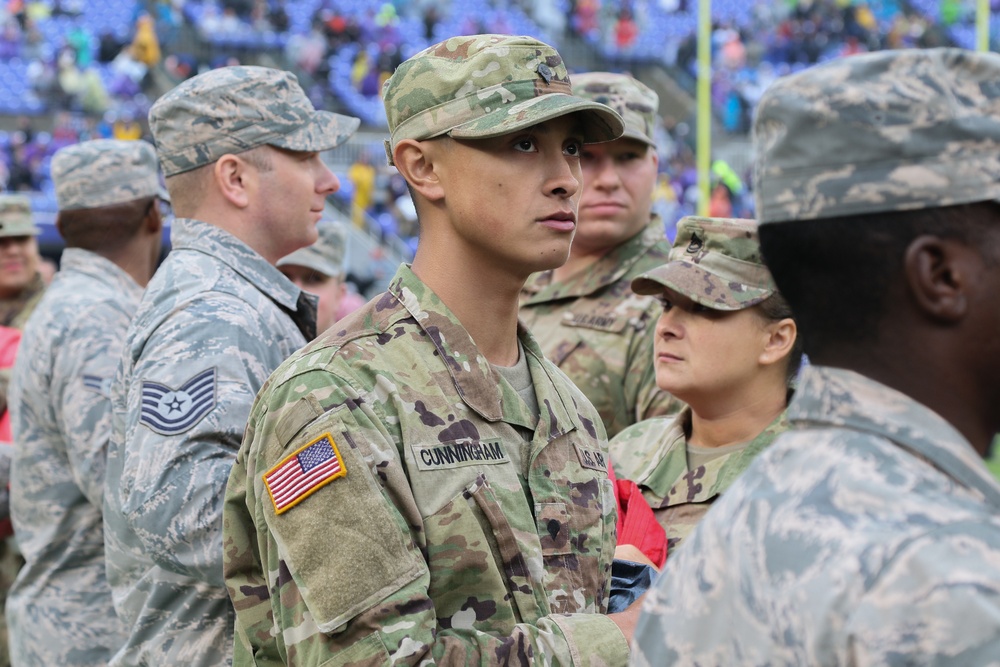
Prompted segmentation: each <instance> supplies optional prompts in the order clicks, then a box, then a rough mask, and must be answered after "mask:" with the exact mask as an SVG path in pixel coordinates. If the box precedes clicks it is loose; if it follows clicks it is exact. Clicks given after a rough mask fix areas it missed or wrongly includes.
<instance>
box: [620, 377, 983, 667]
mask: <svg viewBox="0 0 1000 667" xmlns="http://www.w3.org/2000/svg"><path fill="white" fill-rule="evenodd" d="M788 417H789V420H790V421H791V423H792V430H790V431H788V432H787V433H784V434H782V435H781V436H780V437H779V438H778V439H777V441H776V442H775V443H774V444H773V445H772V446H771V447H769V448H768V449H767V451H765V452H764V453H763V454H761V455H760V456H759V457H757V459H755V460H754V462H753V463H752V464H751V465H750V467H749V468H748V469H747V471H746V472H745V473H744V474H743V475H742V476H741V477H740V478H739V479H737V480H736V481H735V482H734V483H733V484H732V486H730V487H729V490H728V491H727V492H726V493H725V494H724V495H723V496H722V498H720V499H719V501H718V502H716V503H715V506H714V507H713V508H712V511H711V512H709V513H708V514H707V515H706V516H705V518H704V519H703V520H702V522H701V523H700V524H699V525H698V527H697V528H696V529H695V530H694V532H693V533H692V534H691V537H690V538H688V541H687V543H686V546H685V547H684V548H683V549H681V550H679V551H678V552H677V554H676V555H675V556H672V557H671V558H670V559H669V560H668V561H667V565H666V568H665V570H664V573H663V576H662V577H660V579H659V582H658V584H657V585H656V586H654V589H653V591H652V592H651V593H650V595H649V597H647V599H646V602H645V605H644V606H643V610H644V613H643V617H642V619H641V620H640V623H639V628H638V630H637V633H636V640H635V642H634V643H633V648H634V650H635V654H634V655H633V660H632V664H633V665H638V666H642V667H645V666H646V665H672V664H683V665H775V666H781V665H789V666H792V665H996V664H997V662H998V660H1000V485H998V483H997V481H996V480H995V479H994V478H993V477H992V476H991V475H990V473H989V471H988V470H987V468H986V466H985V464H984V463H983V461H982V458H981V457H980V456H979V454H978V453H977V452H976V451H975V450H974V449H973V448H972V445H971V444H969V442H968V441H967V440H966V439H965V438H963V437H962V435H961V434H960V433H959V432H958V431H956V430H955V429H954V428H953V427H952V426H951V425H950V424H948V423H947V422H946V421H945V420H944V419H942V418H941V417H940V416H938V415H937V414H935V413H934V412H932V411H931V410H929V409H928V408H926V407H925V406H923V405H921V404H919V403H916V402H915V401H913V400H912V399H910V398H909V397H907V396H905V395H903V394H901V393H899V392H897V391H895V390H893V389H891V388H889V387H887V386H885V385H882V384H879V383H877V382H875V381H873V380H870V379H868V378H865V377H863V376H861V375H858V374H856V373H853V372H851V371H847V370H842V369H835V368H829V367H825V368H824V367H816V366H813V367H811V368H807V369H806V370H805V371H804V373H803V379H802V382H801V384H800V387H799V390H798V391H797V392H796V395H795V398H794V399H793V400H792V403H791V405H790V406H789V409H788Z"/></svg>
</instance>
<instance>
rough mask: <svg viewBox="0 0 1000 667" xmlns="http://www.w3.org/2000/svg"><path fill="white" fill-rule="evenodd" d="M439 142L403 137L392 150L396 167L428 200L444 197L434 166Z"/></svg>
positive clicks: (411, 185)
mask: <svg viewBox="0 0 1000 667" xmlns="http://www.w3.org/2000/svg"><path fill="white" fill-rule="evenodd" d="M438 143H439V142H435V141H415V140H413V139H403V140H402V141H400V142H399V143H398V144H396V148H395V150H394V151H393V155H392V161H393V162H394V163H395V165H396V169H398V170H399V173H400V174H402V175H403V178H405V179H406V182H407V183H409V184H410V187H411V188H413V190H414V191H416V192H417V193H418V194H420V196H422V197H423V198H424V199H427V200H428V201H432V202H433V201H439V200H441V199H443V198H444V188H443V187H442V186H441V179H440V178H439V174H438V172H437V170H436V169H435V167H436V166H437V163H436V161H435V158H436V157H437V156H438V155H439V154H440V151H439V150H436V149H437V148H438V145H437V144H438Z"/></svg>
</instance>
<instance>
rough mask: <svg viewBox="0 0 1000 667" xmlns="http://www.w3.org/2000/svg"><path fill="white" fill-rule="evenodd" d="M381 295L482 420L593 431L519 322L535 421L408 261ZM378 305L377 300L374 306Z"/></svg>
mask: <svg viewBox="0 0 1000 667" xmlns="http://www.w3.org/2000/svg"><path fill="white" fill-rule="evenodd" d="M385 298H394V299H395V300H397V301H398V302H399V303H400V304H401V305H402V307H403V308H404V309H405V310H406V312H408V313H409V314H410V316H411V317H412V318H413V319H414V321H416V323H417V326H419V327H420V329H421V330H422V331H423V332H424V333H425V334H426V335H427V338H428V339H429V340H430V341H431V342H432V343H433V345H434V347H435V348H436V349H437V352H438V354H439V355H440V357H441V361H442V362H443V363H444V365H445V367H446V368H447V369H448V373H449V375H450V376H451V379H452V382H453V383H454V385H455V389H456V390H457V391H458V394H459V396H460V397H461V398H462V401H463V402H464V403H465V404H466V405H467V406H468V407H469V408H470V409H472V410H473V411H474V412H476V413H477V414H479V415H480V416H481V417H482V418H483V419H485V420H487V421H491V422H496V421H506V422H510V423H514V424H518V425H520V426H524V427H526V428H532V429H535V430H536V432H542V433H543V434H544V435H547V439H550V440H551V439H553V438H555V437H557V436H559V435H562V434H563V433H566V432H568V431H570V430H572V429H573V428H576V427H578V426H579V427H583V428H586V429H587V430H588V431H591V432H596V431H595V429H596V426H595V425H594V424H593V423H592V422H589V420H586V419H584V418H583V417H581V416H580V414H579V410H578V409H577V407H576V404H575V400H574V398H573V394H572V393H571V391H570V390H569V389H568V388H567V387H566V386H565V385H564V384H563V383H560V384H559V385H558V386H557V384H556V383H555V382H554V381H553V378H552V370H551V368H550V367H549V366H548V364H547V363H546V362H545V361H544V355H543V354H542V351H541V349H540V348H539V347H538V343H537V342H535V339H534V337H533V336H532V335H531V334H530V333H529V332H528V330H527V329H525V328H524V327H523V326H522V325H521V324H518V337H519V338H520V340H521V345H522V346H523V347H524V352H525V354H526V355H528V366H529V368H530V369H531V374H532V381H533V383H534V385H535V393H536V397H537V399H538V407H539V420H538V423H537V425H536V424H535V423H534V419H533V418H531V417H530V416H529V415H528V414H527V410H526V409H524V408H523V403H522V402H521V401H520V399H519V398H517V395H516V392H513V390H510V391H507V393H508V394H509V395H508V396H505V395H504V394H505V391H506V389H507V387H508V385H507V384H506V383H505V382H501V377H500V374H499V373H497V372H496V371H495V370H493V367H492V366H491V365H490V362H489V361H488V360H487V359H486V357H484V356H483V355H482V354H480V352H479V349H478V348H477V347H476V343H475V341H473V340H472V336H470V335H469V332H468V331H466V329H465V327H463V326H462V324H461V322H459V320H458V318H457V317H456V316H455V314H454V313H452V311H451V310H450V309H449V308H448V307H447V306H446V305H445V304H444V303H443V302H442V301H441V299H440V298H439V297H438V296H437V294H435V293H434V291H433V290H432V289H431V288H430V287H428V286H427V285H426V284H425V283H424V282H423V281H421V280H420V278H418V277H417V276H416V274H414V273H413V271H412V269H410V267H409V266H408V265H405V264H404V265H402V266H400V267H399V269H398V270H397V271H396V275H395V276H394V277H393V279H392V281H391V282H390V284H389V289H388V290H387V291H386V296H385V297H383V299H385ZM384 305H386V304H382V303H380V304H377V305H376V309H381V308H383V307H384ZM536 426H537V429H536Z"/></svg>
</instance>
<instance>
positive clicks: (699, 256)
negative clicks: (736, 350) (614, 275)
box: [632, 216, 778, 310]
mask: <svg viewBox="0 0 1000 667" xmlns="http://www.w3.org/2000/svg"><path fill="white" fill-rule="evenodd" d="M664 288H669V289H672V290H674V291H675V292H678V293H679V294H681V295H683V296H686V297H687V298H689V299H691V300H692V301H694V302H695V303H699V304H701V305H703V306H705V307H706V308H711V309H713V310H743V309H744V308H750V307H751V306H755V305H757V304H758V303H760V302H761V301H763V300H764V299H766V298H768V297H769V296H771V295H772V294H774V293H775V292H776V291H777V289H778V288H777V286H776V285H775V284H774V278H772V277H771V272H770V271H768V269H767V266H766V265H765V264H764V259H763V256H762V255H761V252H760V241H759V240H758V237H757V223H756V222H754V221H753V220H739V219H734V218H701V217H697V216H686V217H684V218H681V221H680V222H678V223H677V238H676V239H675V240H674V246H673V248H671V250H670V256H669V257H668V259H667V263H666V264H664V265H662V266H659V267H657V268H655V269H653V270H652V271H648V272H646V273H644V274H643V275H641V276H639V277H638V278H636V279H635V280H633V281H632V289H633V290H634V291H635V292H636V293H637V294H653V295H660V294H662V293H663V289H664Z"/></svg>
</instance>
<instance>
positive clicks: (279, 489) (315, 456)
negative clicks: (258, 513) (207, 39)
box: [263, 433, 347, 514]
mask: <svg viewBox="0 0 1000 667" xmlns="http://www.w3.org/2000/svg"><path fill="white" fill-rule="evenodd" d="M346 474H347V469H346V468H345V467H344V464H343V462H342V461H341V460H340V452H339V451H338V450H337V443H335V442H334V441H333V436H331V435H330V434H329V433H324V434H323V435H321V436H320V437H318V438H316V439H315V440H313V441H312V442H310V443H309V444H307V445H306V446H305V447H301V448H300V449H298V450H296V451H295V453H293V454H291V455H289V456H286V457H285V458H284V459H282V460H281V462H280V463H278V464H277V465H276V466H274V467H273V468H271V469H270V470H268V471H267V472H266V473H264V475H263V477H264V484H265V485H266V486H267V491H268V493H270V494H271V502H272V503H274V511H275V513H276V514H281V513H283V512H286V511H288V510H289V509H291V508H293V507H295V506H296V505H298V504H299V503H300V502H302V501H303V500H305V499H306V498H308V497H309V496H310V495H312V494H313V492H314V491H316V490H318V489H319V488H320V487H322V486H325V485H326V484H329V483H330V482H332V481H333V480H335V479H337V478H338V477H343V476H344V475H346Z"/></svg>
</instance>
